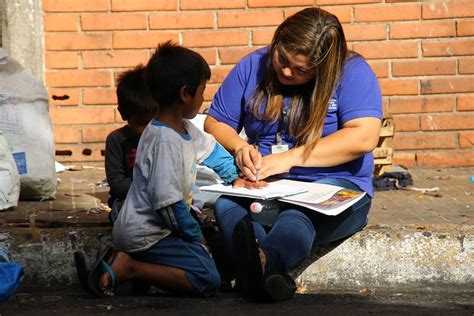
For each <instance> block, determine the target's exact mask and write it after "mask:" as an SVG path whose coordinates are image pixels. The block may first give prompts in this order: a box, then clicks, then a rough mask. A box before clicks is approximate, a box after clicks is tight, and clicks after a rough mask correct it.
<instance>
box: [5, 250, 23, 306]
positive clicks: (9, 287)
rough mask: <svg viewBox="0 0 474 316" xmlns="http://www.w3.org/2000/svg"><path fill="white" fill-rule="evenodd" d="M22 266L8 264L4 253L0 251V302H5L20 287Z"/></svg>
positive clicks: (12, 263) (13, 263)
mask: <svg viewBox="0 0 474 316" xmlns="http://www.w3.org/2000/svg"><path fill="white" fill-rule="evenodd" d="M22 277H23V266H22V265H21V264H19V263H15V262H10V261H9V260H8V256H7V255H6V253H5V252H3V251H0V302H4V301H7V300H8V299H9V298H10V296H11V295H12V294H13V293H14V292H15V290H16V289H17V288H18V286H19V285H20V282H21V279H22Z"/></svg>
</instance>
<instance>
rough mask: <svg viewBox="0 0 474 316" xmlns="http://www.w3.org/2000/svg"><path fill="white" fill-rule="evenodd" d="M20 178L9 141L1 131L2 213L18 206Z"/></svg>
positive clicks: (0, 200)
mask: <svg viewBox="0 0 474 316" xmlns="http://www.w3.org/2000/svg"><path fill="white" fill-rule="evenodd" d="M19 196H20V176H19V174H18V170H17V168H16V164H15V160H13V156H12V153H11V152H10V149H9V148H8V144H7V141H6V140H5V136H4V135H3V133H2V131H0V211H1V210H5V209H8V208H10V207H15V206H17V205H18V197H19Z"/></svg>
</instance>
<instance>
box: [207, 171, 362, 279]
mask: <svg viewBox="0 0 474 316" xmlns="http://www.w3.org/2000/svg"><path fill="white" fill-rule="evenodd" d="M317 182H319V183H327V184H335V185H339V186H342V187H345V188H348V189H356V190H358V187H357V186H356V185H354V184H353V183H352V182H349V181H347V180H344V179H324V180H320V181H317ZM252 202H253V200H252V199H246V198H239V197H230V196H221V197H220V198H219V199H218V200H217V201H216V204H215V215H216V219H217V224H218V226H219V229H220V230H221V232H222V235H223V236H224V241H225V243H226V246H227V249H229V250H230V252H231V253H232V254H234V253H235V252H234V250H233V240H232V234H233V232H234V227H235V225H236V223H237V222H238V221H239V220H240V219H241V218H243V217H244V216H246V215H247V214H248V210H249V206H250V204H251V203H252ZM370 205H371V199H370V198H369V197H368V196H367V195H365V196H364V197H363V198H362V199H361V200H360V201H358V202H357V203H356V204H354V205H353V206H352V207H350V209H348V210H345V211H344V212H342V213H341V214H339V215H337V216H326V215H323V214H320V213H317V212H314V211H311V210H306V209H304V208H303V207H298V206H296V205H292V204H286V206H287V207H286V208H284V210H283V211H282V212H281V213H280V215H279V216H278V219H277V221H276V223H275V224H274V225H273V226H272V228H271V229H270V230H268V229H265V228H264V227H263V226H261V225H260V224H258V223H256V222H252V224H253V228H254V232H255V237H256V238H257V239H258V243H259V246H260V248H261V249H262V250H263V252H264V253H265V256H266V258H267V264H266V266H265V271H266V273H275V272H291V271H293V270H294V269H295V268H296V267H297V266H298V265H300V264H301V263H302V262H303V260H304V259H306V258H307V257H309V255H310V253H311V248H312V246H313V243H314V244H315V245H319V244H324V243H328V242H332V241H336V240H339V239H343V238H345V237H348V236H350V235H352V234H354V233H355V232H357V231H359V230H361V229H362V228H364V227H365V226H366V225H367V216H368V212H369V209H370Z"/></svg>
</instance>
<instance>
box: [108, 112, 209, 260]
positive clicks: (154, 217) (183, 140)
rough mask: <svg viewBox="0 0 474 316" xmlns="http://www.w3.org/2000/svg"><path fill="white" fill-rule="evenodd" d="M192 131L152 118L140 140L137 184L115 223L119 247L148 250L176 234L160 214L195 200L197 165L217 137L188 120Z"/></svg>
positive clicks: (204, 157)
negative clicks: (180, 131) (167, 124)
mask: <svg viewBox="0 0 474 316" xmlns="http://www.w3.org/2000/svg"><path fill="white" fill-rule="evenodd" d="M183 126H184V128H185V129H186V131H187V132H188V134H187V135H182V134H179V133H178V132H176V131H175V130H174V129H172V128H170V127H167V126H164V125H163V124H162V123H161V122H159V121H156V120H152V121H151V122H150V124H148V126H147V127H146V128H145V130H144V131H143V134H142V136H141V138H140V143H139V145H138V149H137V157H136V160H135V167H134V170H133V183H132V186H131V187H130V191H129V192H128V194H127V198H126V199H125V202H124V205H123V207H122V209H121V210H120V213H119V216H118V218H117V221H116V222H115V223H114V228H113V232H112V238H113V243H114V246H115V247H116V248H117V249H120V250H123V251H127V252H138V251H144V250H146V249H148V248H150V247H151V246H153V245H154V244H156V243H157V242H158V241H160V240H161V239H163V238H164V237H166V236H167V235H169V234H170V233H171V231H170V230H169V229H168V228H167V227H166V225H165V224H164V222H163V221H162V220H161V219H160V218H159V216H158V213H157V212H156V210H158V209H160V208H164V207H168V206H170V205H171V204H173V203H176V202H178V201H185V202H186V203H187V204H188V205H190V204H191V201H192V186H193V183H194V181H195V177H196V167H197V164H199V163H202V162H203V161H204V160H205V159H206V158H207V157H208V156H209V155H210V154H211V153H212V150H213V149H214V146H215V145H216V140H215V139H214V137H213V136H211V135H210V134H208V133H205V132H203V131H201V130H199V129H198V128H196V127H195V126H194V125H193V124H192V123H191V122H190V121H188V120H183Z"/></svg>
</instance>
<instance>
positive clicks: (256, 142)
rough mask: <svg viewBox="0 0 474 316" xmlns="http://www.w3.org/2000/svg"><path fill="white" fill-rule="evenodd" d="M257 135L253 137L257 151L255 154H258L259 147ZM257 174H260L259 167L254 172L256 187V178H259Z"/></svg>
mask: <svg viewBox="0 0 474 316" xmlns="http://www.w3.org/2000/svg"><path fill="white" fill-rule="evenodd" d="M259 141H260V140H259V135H258V133H257V136H256V137H255V149H256V150H257V153H258V146H259ZM259 173H260V167H259V168H258V169H256V170H255V183H256V184H257V185H258V176H259Z"/></svg>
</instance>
